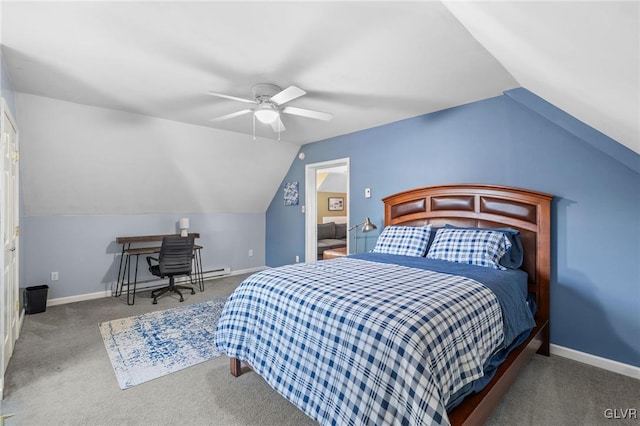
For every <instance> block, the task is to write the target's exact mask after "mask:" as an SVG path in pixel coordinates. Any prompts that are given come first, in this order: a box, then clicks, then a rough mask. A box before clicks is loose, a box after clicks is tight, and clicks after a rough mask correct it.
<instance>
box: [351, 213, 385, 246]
mask: <svg viewBox="0 0 640 426" xmlns="http://www.w3.org/2000/svg"><path fill="white" fill-rule="evenodd" d="M361 225H362V232H369V231H373V230H374V229H378V227H377V226H376V225H374V224H373V223H371V220H369V217H365V218H364V222H362V223H359V224H357V225H353V226H352V227H351V228H349V231H352V230H355V233H354V238H355V241H356V245H355V251H354V253H356V254H357V253H358V227H359V226H361Z"/></svg>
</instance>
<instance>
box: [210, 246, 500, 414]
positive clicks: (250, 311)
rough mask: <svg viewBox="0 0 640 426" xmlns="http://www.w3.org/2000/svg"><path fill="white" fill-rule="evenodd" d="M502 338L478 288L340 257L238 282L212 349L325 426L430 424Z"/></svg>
mask: <svg viewBox="0 0 640 426" xmlns="http://www.w3.org/2000/svg"><path fill="white" fill-rule="evenodd" d="M503 337H504V336H503V324H502V312H501V308H500V304H499V302H498V300H497V298H496V296H495V295H494V293H493V292H492V291H491V290H489V289H488V288H486V287H485V286H483V285H482V284H480V283H478V282H477V281H474V280H472V279H469V278H465V277H461V276H456V275H449V274H444V273H440V272H434V271H429V270H423V269H417V268H410V267H405V266H400V265H394V264H385V263H378V262H371V261H367V260H361V259H355V258H350V257H344V258H338V259H333V260H329V261H322V262H315V263H308V264H307V263H305V264H295V265H288V266H283V267H279V268H274V269H269V270H265V271H262V272H259V273H257V274H254V275H252V276H251V277H249V278H247V279H246V280H245V281H244V282H243V283H242V284H241V285H240V286H239V287H238V288H237V289H236V291H235V292H234V293H233V295H232V296H231V297H230V298H229V300H228V301H227V303H226V305H225V308H224V310H223V313H222V315H221V317H220V320H219V322H218V326H217V329H216V333H215V343H216V348H217V350H218V351H220V352H223V353H226V354H227V355H228V356H230V357H235V358H238V359H240V360H243V361H246V362H248V363H249V364H250V365H251V366H252V367H253V369H254V370H255V371H256V372H257V373H258V374H259V375H260V376H262V377H263V378H264V379H265V380H266V381H267V383H269V384H270V385H271V386H272V387H273V388H274V389H275V390H276V391H278V392H279V393H280V394H281V395H283V396H284V397H285V398H287V399H288V400H289V401H291V402H292V403H293V404H294V405H296V406H297V407H299V408H300V409H301V410H302V411H304V412H305V413H306V414H307V415H308V416H310V417H311V418H313V419H315V420H317V421H318V422H319V423H320V424H322V425H387V424H389V425H391V424H403V425H431V424H449V420H448V417H447V413H446V410H445V407H446V404H447V401H448V400H449V398H450V396H451V395H453V394H454V393H455V392H456V391H457V390H458V389H460V388H461V387H463V386H464V385H465V384H467V383H469V382H471V381H473V380H475V379H477V378H478V377H480V376H482V367H483V364H484V363H485V361H486V360H487V359H488V358H489V357H490V356H491V354H492V353H493V352H494V351H495V350H496V349H498V348H499V347H500V345H501V344H502V341H503Z"/></svg>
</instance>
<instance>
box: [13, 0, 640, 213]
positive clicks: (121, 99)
mask: <svg viewBox="0 0 640 426" xmlns="http://www.w3.org/2000/svg"><path fill="white" fill-rule="evenodd" d="M639 13H640V8H639V6H638V2H624V1H623V2H591V1H584V2H576V1H572V2H562V1H557V2H537V1H532V2H521V1H518V2H440V1H425V2H396V1H393V2H392V1H388V2H347V1H343V2H243V1H238V2H217V1H211V2H207V1H200V2H168V1H161V2H92V1H88V2H57V1H47V2H25V1H3V2H2V20H1V22H2V38H1V42H2V57H3V60H4V65H5V68H6V70H7V72H8V74H9V79H10V81H11V83H12V85H13V87H14V89H15V90H16V91H17V92H21V93H25V94H31V95H37V96H42V97H46V98H53V99H58V100H63V101H68V102H73V103H77V104H83V105H89V106H93V107H100V108H107V109H112V110H118V111H120V112H127V113H133V114H137V115H142V116H149V117H153V118H155V119H158V118H159V119H166V120H171V121H175V122H182V123H188V124H192V125H196V126H204V127H208V128H211V130H212V131H216V132H223V133H215V134H216V135H220V134H222V135H224V134H227V133H225V132H233V134H236V135H239V136H242V137H246V140H247V141H248V140H250V139H252V138H251V135H252V134H253V131H254V130H253V122H252V119H251V115H250V114H249V115H243V116H239V117H236V118H233V119H230V120H226V121H221V122H212V121H210V119H211V118H212V117H217V116H221V115H224V114H228V113H232V112H234V111H239V110H242V109H245V108H247V104H245V103H242V102H238V101H234V100H230V99H222V98H217V97H213V96H211V95H209V94H208V93H207V92H209V91H215V92H219V93H226V94H229V95H233V96H237V97H241V98H250V97H251V87H252V85H254V84H255V83H273V84H277V85H279V86H280V87H282V88H285V87H288V86H290V85H296V86H298V87H300V88H302V89H304V90H305V91H306V92H307V94H306V95H305V96H302V97H300V98H298V99H296V100H294V101H292V102H291V103H290V105H291V106H295V107H302V108H309V109H315V110H319V111H326V112H330V113H332V114H333V115H334V117H333V119H332V120H331V121H319V120H312V119H309V118H305V117H297V116H292V115H285V116H284V117H283V122H284V125H285V126H286V131H285V132H283V133H282V135H281V138H282V141H283V142H289V143H291V144H292V145H294V146H298V145H301V144H305V143H309V142H313V141H318V140H322V139H325V138H329V137H333V136H337V135H341V134H346V133H351V132H354V131H358V130H361V129H366V128H370V127H374V126H377V125H381V124H385V123H390V122H394V121H397V120H401V119H404V118H409V117H414V116H418V115H421V114H425V113H429V112H433V111H438V110H442V109H445V108H450V107H454V106H458V105H462V104H465V103H469V102H473V101H477V100H480V99H485V98H489V97H493V96H498V95H501V94H502V93H503V91H505V90H508V89H512V88H515V87H520V86H522V87H525V88H527V89H529V90H530V91H532V92H534V93H536V94H537V95H538V96H540V97H542V98H544V99H545V100H547V101H549V102H551V103H553V104H554V105H556V106H557V107H559V108H561V109H563V110H564V111H566V112H568V113H570V114H572V115H573V116H575V117H576V118H578V119H579V120H582V121H584V122H586V123H587V124H589V125H591V126H592V127H594V128H595V129H597V130H599V131H601V132H603V133H604V134H606V135H607V136H609V137H611V138H613V139H615V140H616V141H618V142H620V143H621V144H623V145H625V146H626V147H628V148H630V149H632V150H633V151H635V152H637V153H640V136H639V135H640V123H639V122H640V118H639V117H640V107H639V93H640V87H639V77H638V75H639V73H640V69H639V53H638V51H639V43H640V42H639V20H640V19H639ZM255 132H256V134H257V136H258V137H262V138H267V139H271V140H274V141H275V139H277V134H276V133H274V132H273V131H272V130H271V128H270V127H268V126H265V125H261V124H260V123H258V124H257V125H256V129H255ZM233 139H234V140H235V137H234V138H233ZM225 149H226V148H225ZM229 149H231V150H232V148H229ZM242 149H243V151H242V153H243V154H242V155H240V154H239V155H238V156H239V158H240V157H242V156H244V155H245V154H244V153H245V152H246V150H247V149H248V148H247V147H246V146H243V148H242ZM295 150H296V149H295V148H292V149H288V150H285V151H286V152H284V151H283V152H282V156H283V158H284V157H286V158H285V159H284V160H282V159H281V161H280V163H282V164H287V163H288V162H290V161H291V159H292V156H293V155H294V154H293V153H294V151H295ZM44 161H45V159H43V162H44ZM239 161H240V160H239ZM285 172H286V170H279V171H277V172H275V173H274V174H273V175H271V176H266V177H264V179H263V180H266V181H269V182H271V183H270V184H269V185H268V191H272V190H273V189H274V188H275V187H274V184H273V183H274V182H277V183H276V186H277V185H278V184H279V182H280V180H279V179H281V178H282V176H283V173H285ZM202 173H204V174H205V175H204V179H203V180H204V181H216V180H219V179H220V176H217V175H215V173H216V172H215V171H212V170H207V171H202ZM265 173H269V172H268V171H265ZM201 178H202V176H201ZM240 179H242V178H240ZM37 180H38V179H36V178H33V179H32V181H33V182H34V183H33V185H39V183H36V181H37ZM40 185H44V184H42V183H40ZM247 186H249V185H247ZM263 189H264V188H263ZM233 190H234V189H233V188H231V189H230V191H231V192H233ZM42 192H44V191H42ZM263 192H264V191H263ZM34 199H35V195H34ZM265 203H267V200H262V201H261V204H260V205H259V206H252V207H251V208H250V209H249V210H252V211H253V210H255V211H261V210H262V211H264V209H265V208H266V206H265ZM205 210H211V209H205ZM238 210H246V209H245V208H244V207H235V210H234V208H231V209H230V211H238ZM72 212H73V211H72Z"/></svg>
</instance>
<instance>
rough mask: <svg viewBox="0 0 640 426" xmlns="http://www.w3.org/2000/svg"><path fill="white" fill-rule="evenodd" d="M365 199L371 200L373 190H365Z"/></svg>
mask: <svg viewBox="0 0 640 426" xmlns="http://www.w3.org/2000/svg"><path fill="white" fill-rule="evenodd" d="M364 198H371V188H365V189H364Z"/></svg>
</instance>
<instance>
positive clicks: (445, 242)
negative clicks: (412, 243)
mask: <svg viewBox="0 0 640 426" xmlns="http://www.w3.org/2000/svg"><path fill="white" fill-rule="evenodd" d="M510 248H511V242H510V241H509V238H508V237H507V236H506V235H505V234H504V233H502V232H496V231H491V230H484V229H456V228H442V229H438V232H436V236H435V238H434V239H433V243H431V247H430V248H429V253H427V258H429V259H441V260H448V261H450V262H458V263H468V264H471V265H478V266H487V267H489V268H494V269H500V270H505V269H506V268H505V267H503V266H502V265H500V263H499V262H500V258H501V257H502V256H504V254H505V253H506V252H507V251H509V249H510Z"/></svg>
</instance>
